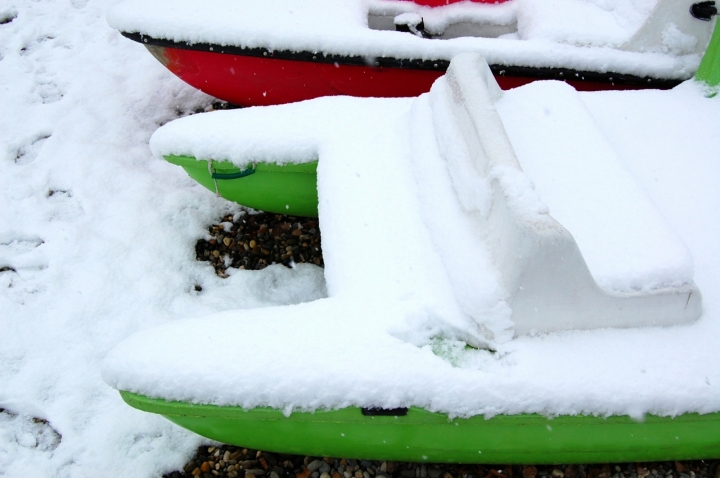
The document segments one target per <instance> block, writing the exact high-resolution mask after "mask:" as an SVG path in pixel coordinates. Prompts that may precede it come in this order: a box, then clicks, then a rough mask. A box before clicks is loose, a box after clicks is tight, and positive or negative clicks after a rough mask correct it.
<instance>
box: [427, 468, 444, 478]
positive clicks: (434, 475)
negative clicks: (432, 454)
mask: <svg viewBox="0 0 720 478" xmlns="http://www.w3.org/2000/svg"><path fill="white" fill-rule="evenodd" d="M440 475H442V471H440V470H439V469H437V468H430V469H429V470H428V476H429V477H430V478H440Z"/></svg>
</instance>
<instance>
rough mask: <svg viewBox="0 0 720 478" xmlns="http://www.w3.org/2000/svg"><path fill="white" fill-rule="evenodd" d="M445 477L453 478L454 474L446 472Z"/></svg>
mask: <svg viewBox="0 0 720 478" xmlns="http://www.w3.org/2000/svg"><path fill="white" fill-rule="evenodd" d="M443 478H453V476H452V475H451V474H450V473H448V472H445V474H444V475H443Z"/></svg>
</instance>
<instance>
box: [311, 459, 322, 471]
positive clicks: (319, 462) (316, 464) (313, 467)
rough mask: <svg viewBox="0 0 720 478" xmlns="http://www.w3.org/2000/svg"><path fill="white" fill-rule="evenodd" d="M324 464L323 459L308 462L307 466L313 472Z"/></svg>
mask: <svg viewBox="0 0 720 478" xmlns="http://www.w3.org/2000/svg"><path fill="white" fill-rule="evenodd" d="M322 464H323V462H322V460H313V461H311V462H310V463H308V465H307V467H308V470H310V472H313V471H315V470H317V469H318V468H320V467H321V466H322Z"/></svg>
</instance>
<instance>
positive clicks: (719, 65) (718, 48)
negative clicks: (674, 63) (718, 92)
mask: <svg viewBox="0 0 720 478" xmlns="http://www.w3.org/2000/svg"><path fill="white" fill-rule="evenodd" d="M715 22H716V23H715V29H714V30H713V34H712V37H711V38H710V44H709V45H708V47H707V50H705V54H704V55H703V57H702V61H701V62H700V67H699V68H698V71H697V73H696V74H695V78H696V79H697V80H700V81H703V82H705V83H707V84H708V85H709V86H718V85H720V28H718V23H720V22H719V21H717V20H715Z"/></svg>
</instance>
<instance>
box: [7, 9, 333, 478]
mask: <svg viewBox="0 0 720 478" xmlns="http://www.w3.org/2000/svg"><path fill="white" fill-rule="evenodd" d="M110 3H112V2H106V1H90V2H88V1H85V0H74V1H72V2H70V1H67V2H65V1H62V2H56V1H53V0H48V1H40V2H37V1H30V0H28V1H14V0H11V1H9V2H3V3H2V5H0V9H1V11H0V17H3V18H5V19H6V20H10V19H12V21H9V22H7V23H4V24H2V25H0V141H1V145H0V154H1V157H0V270H4V271H3V272H0V330H1V332H0V408H4V409H5V410H6V413H3V414H0V475H3V474H4V475H6V476H73V477H80V476H88V477H90V476H124V475H125V476H130V475H132V476H157V475H158V474H159V473H160V472H161V471H163V470H165V471H167V470H170V469H175V468H177V467H180V466H181V465H182V464H183V463H184V460H185V459H186V458H187V457H188V456H189V454H190V453H191V451H192V450H193V448H194V447H195V445H196V444H197V443H198V442H199V440H198V439H197V438H196V437H194V436H191V434H189V433H186V432H184V431H182V430H179V429H178V428H177V427H174V426H172V425H170V424H169V423H167V422H165V421H164V419H162V418H160V417H156V416H150V415H147V414H144V413H141V412H138V411H135V410H133V409H131V408H129V407H128V406H126V405H125V404H124V403H123V402H122V401H121V400H120V397H119V395H118V393H117V392H116V391H115V390H113V389H112V388H110V387H108V386H107V385H106V384H105V383H104V382H103V381H102V379H101V377H100V371H99V370H100V362H101V360H102V359H103V357H104V356H105V355H106V353H107V352H108V350H109V349H110V348H111V347H112V346H114V345H115V344H116V343H117V342H118V341H119V340H121V339H122V338H124V337H126V336H127V335H129V334H131V333H132V332H135V331H138V330H140V329H143V328H145V327H149V326H152V325H157V324H161V323H164V322H166V321H168V320H172V319H175V318H178V317H186V316H188V315H199V314H203V313H207V312H213V311H218V310H225V309H235V308H243V307H261V306H265V305H271V304H275V305H278V304H285V303H293V302H297V301H298V300H300V299H299V298H305V299H307V298H312V297H314V296H317V295H318V294H322V290H318V289H316V286H317V285H318V284H317V280H315V277H316V275H313V274H314V273H313V272H312V271H308V270H307V269H304V270H303V269H300V270H297V271H294V272H293V271H288V270H287V269H286V268H284V267H283V266H273V267H269V268H268V269H266V270H263V271H261V272H259V273H249V272H248V273H242V272H241V273H238V274H235V275H233V276H232V277H231V278H229V279H226V280H221V279H219V278H218V277H217V276H216V275H215V273H214V270H213V269H212V268H211V267H210V266H209V265H207V264H205V263H199V262H197V261H196V260H195V252H194V244H195V242H196V241H197V239H198V238H200V237H202V236H203V234H204V233H205V228H206V227H207V225H209V224H210V223H211V222H213V221H217V220H218V219H219V218H220V217H221V216H222V215H223V214H226V213H232V212H236V211H238V208H237V207H235V206H233V205H231V204H229V203H227V202H226V201H224V200H222V199H217V198H215V196H214V195H213V194H207V191H206V190H204V189H203V188H202V187H201V186H199V185H197V184H195V183H194V181H192V180H190V179H189V178H188V177H187V175H186V174H185V173H184V172H183V171H182V170H181V169H180V168H177V167H175V166H172V165H170V164H167V163H165V162H164V161H158V160H157V159H154V158H153V157H152V154H151V153H150V150H149V147H148V140H149V138H150V135H151V134H152V133H153V132H154V131H155V129H157V127H158V126H159V125H161V124H163V123H165V122H167V121H170V120H172V119H175V118H176V117H177V116H178V115H179V114H184V113H186V112H189V111H193V110H194V109H198V108H199V109H202V108H204V107H206V106H207V105H209V104H210V99H209V98H208V97H206V96H204V95H202V94H199V93H197V92H196V91H194V90H193V89H192V88H190V87H188V86H186V85H185V84H183V83H182V82H181V81H180V80H177V79H176V78H175V77H174V76H172V74H170V73H169V72H168V71H167V70H166V69H165V68H164V67H163V66H162V65H160V64H159V63H158V62H157V61H156V60H155V59H154V58H152V57H151V56H150V55H148V54H147V51H146V50H145V49H144V48H143V47H142V46H140V45H138V44H136V43H133V42H131V41H128V40H126V39H124V38H122V37H121V36H120V34H119V33H117V32H116V31H114V30H112V29H111V28H110V27H109V26H108V25H107V23H106V20H105V12H106V9H107V8H108V6H109V4H110ZM303 278H307V280H302V279H303ZM298 279H301V280H298ZM196 284H197V285H201V286H202V292H201V293H198V292H196V291H195V285H196ZM187 352H188V354H189V355H193V354H196V353H197V352H196V351H192V350H188V351H187ZM197 358H198V360H202V357H201V356H198V357H197ZM7 412H11V413H12V414H14V415H10V414H8V413H7ZM31 417H37V418H42V419H45V420H47V421H48V422H49V425H50V426H51V427H52V428H53V429H54V430H56V432H57V433H58V434H59V435H61V436H62V440H61V441H59V444H53V443H54V442H53V441H52V440H50V441H48V440H47V439H45V438H42V437H39V435H38V433H39V432H38V430H41V429H43V427H41V426H39V425H37V424H34V423H33V422H32V420H31ZM48 435H52V434H50V433H49V432H47V433H45V436H48ZM38 441H39V442H41V443H46V442H47V443H49V444H48V445H47V446H46V445H41V446H35V445H36V442H38Z"/></svg>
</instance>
